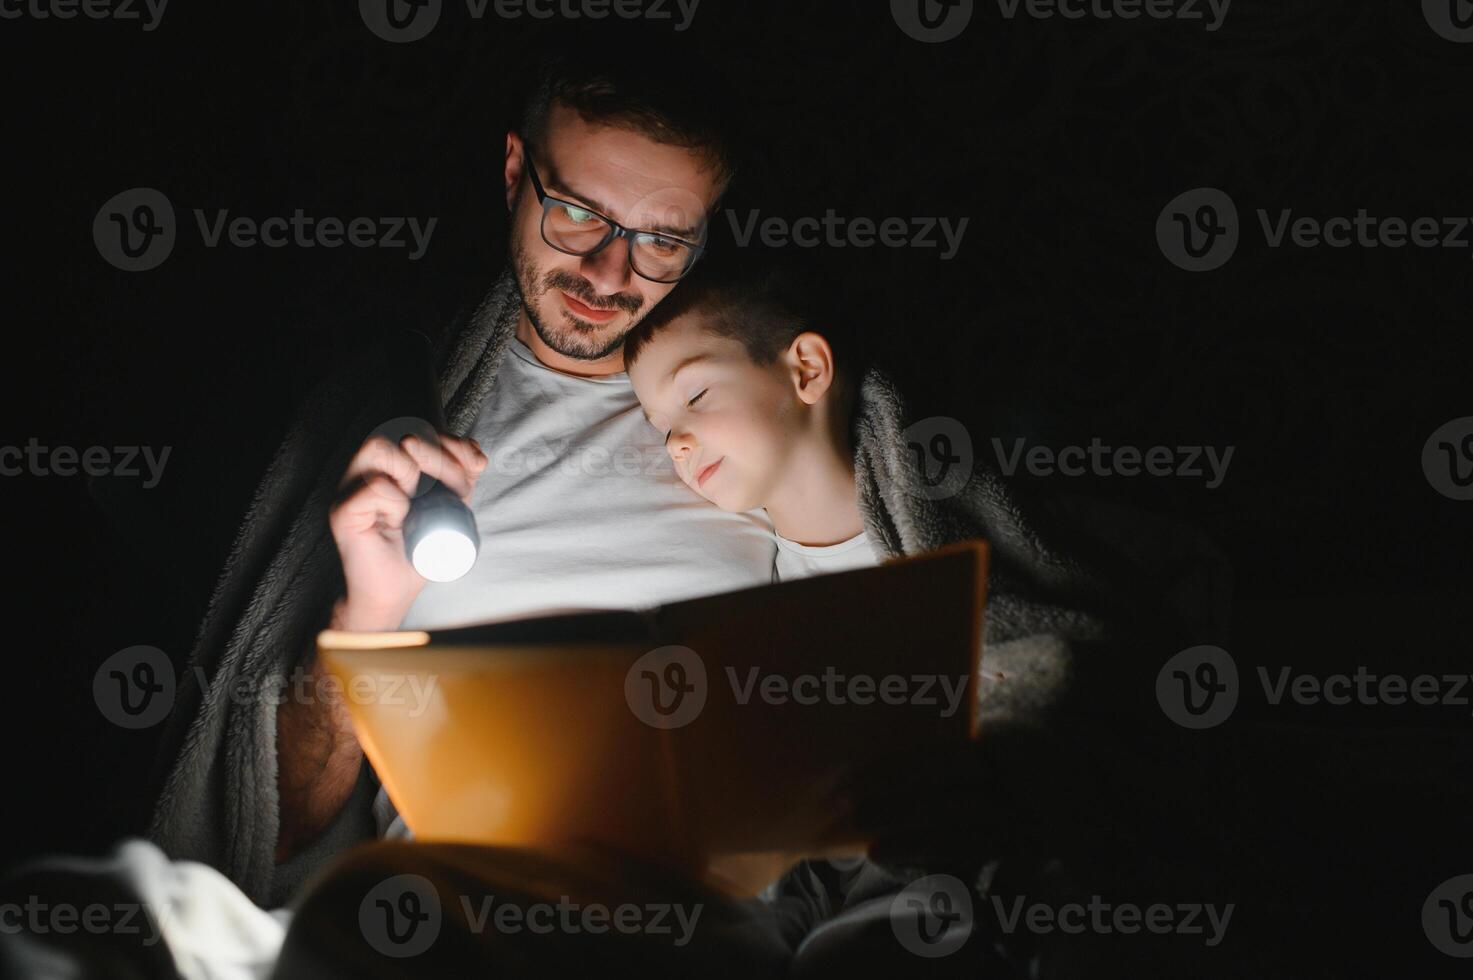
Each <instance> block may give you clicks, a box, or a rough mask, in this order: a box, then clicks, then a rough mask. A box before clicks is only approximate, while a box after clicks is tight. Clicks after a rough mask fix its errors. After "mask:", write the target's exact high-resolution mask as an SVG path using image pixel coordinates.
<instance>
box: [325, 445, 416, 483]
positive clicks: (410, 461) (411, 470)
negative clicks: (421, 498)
mask: <svg viewBox="0 0 1473 980" xmlns="http://www.w3.org/2000/svg"><path fill="white" fill-rule="evenodd" d="M371 473H382V474H385V475H387V476H388V477H389V478H390V479H391V480H392V482H393V483H394V484H395V485H396V486H397V487H398V488H399V489H400V490H401V491H403V493H404V495H405V496H411V497H412V496H413V495H414V491H415V487H416V486H418V484H419V464H418V463H417V462H415V460H414V457H412V456H411V455H409V453H407V452H405V451H404V449H403V448H402V447H401V446H399V444H398V443H396V442H394V441H393V440H391V439H389V438H387V437H386V436H374V437H373V438H371V439H368V440H366V441H365V442H364V443H363V445H362V446H360V447H359V449H358V452H356V453H354V454H353V458H352V459H351V460H349V461H348V469H347V471H346V472H345V473H344V474H343V479H342V481H341V482H340V483H339V484H338V488H339V489H340V490H344V491H346V490H347V489H348V488H349V487H350V486H353V485H356V484H358V483H359V481H362V480H364V478H365V477H367V476H368V475H369V474H371Z"/></svg>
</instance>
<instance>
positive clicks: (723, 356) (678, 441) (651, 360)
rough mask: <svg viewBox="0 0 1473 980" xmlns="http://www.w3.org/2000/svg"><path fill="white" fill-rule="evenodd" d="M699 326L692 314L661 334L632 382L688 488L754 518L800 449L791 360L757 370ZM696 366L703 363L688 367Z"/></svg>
mask: <svg viewBox="0 0 1473 980" xmlns="http://www.w3.org/2000/svg"><path fill="white" fill-rule="evenodd" d="M701 319H702V314H700V313H690V314H686V315H684V316H680V317H677V318H676V319H675V320H673V321H671V322H670V323H669V324H667V325H665V326H664V327H662V328H661V329H660V331H659V332H657V333H656V334H655V335H654V338H653V339H652V340H651V342H650V343H649V344H648V345H647V346H646V347H645V348H644V349H643V350H641V351H640V354H639V359H638V360H637V361H636V362H635V363H634V365H633V366H632V367H631V368H630V369H629V380H630V382H631V383H632V384H633V385H634V392H635V394H636V395H638V396H639V400H640V403H641V404H642V405H643V406H644V412H645V416H646V417H647V418H648V419H649V420H650V424H651V425H653V426H654V427H655V428H656V429H658V430H659V431H660V432H661V433H662V434H664V433H669V438H668V439H667V441H666V443H665V445H666V448H667V449H668V450H669V453H670V457H671V459H673V460H674V461H675V471H676V472H677V473H679V474H680V478H681V479H682V480H684V481H685V483H686V485H688V486H689V487H690V488H691V489H692V490H694V491H695V492H696V493H698V494H700V495H701V496H702V497H705V498H706V499H707V500H709V501H711V502H712V503H713V504H715V505H716V506H718V507H720V508H721V509H722V510H728V511H735V512H742V511H749V510H755V509H756V508H758V507H762V506H765V505H766V504H767V502H768V501H769V500H771V499H772V496H773V490H774V488H775V487H776V485H777V483H778V476H779V474H781V473H783V472H784V471H785V470H786V469H787V465H788V461H789V459H790V457H791V454H792V453H793V451H794V448H795V447H796V446H797V445H798V443H799V436H800V433H801V425H802V424H803V416H802V413H801V412H800V411H798V409H799V408H801V407H802V405H801V403H800V401H799V399H798V398H797V396H796V395H795V394H794V381H793V377H792V376H791V375H790V372H789V368H788V364H787V361H786V359H785V358H783V357H779V358H778V359H777V361H776V362H774V363H773V364H770V365H767V366H765V367H764V366H761V365H758V364H754V363H753V362H752V360H751V359H750V358H749V357H748V356H747V352H746V349H745V348H744V347H743V346H742V345H741V343H740V342H739V341H736V340H732V339H731V338H729V337H721V336H718V335H716V334H714V333H711V332H709V331H708V330H706V329H704V328H703V327H702V324H701ZM692 358H700V360H696V361H693V362H691V363H688V364H687V363H685V362H687V361H689V360H690V359H692ZM671 372H675V374H674V377H673V378H672V377H671ZM713 464H716V465H715V468H714V469H712V465H713Z"/></svg>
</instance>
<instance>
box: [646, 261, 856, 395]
mask: <svg viewBox="0 0 1473 980" xmlns="http://www.w3.org/2000/svg"><path fill="white" fill-rule="evenodd" d="M723 259H724V260H725V264H723V263H722V262H716V263H710V264H708V265H704V266H701V267H698V268H697V269H696V271H695V272H693V273H692V274H691V275H690V276H689V277H687V278H686V279H683V280H681V282H680V285H679V286H677V287H676V288H675V289H674V290H673V291H672V292H671V293H670V295H669V296H667V297H665V299H663V300H661V301H660V302H659V303H658V304H657V305H656V306H655V308H654V309H652V310H651V311H650V312H649V313H648V314H647V315H646V316H645V317H644V319H642V320H640V321H639V323H637V324H635V326H634V327H633V328H632V329H631V330H630V331H629V333H627V334H625V336H624V366H625V368H626V370H627V369H628V367H629V366H630V365H632V364H633V363H634V362H635V361H636V360H638V359H639V355H640V352H641V351H642V350H643V349H644V348H645V347H647V346H648V345H649V343H650V341H651V340H652V339H653V338H654V336H655V335H656V334H657V333H659V332H660V331H661V330H662V329H664V328H665V327H666V326H668V325H669V324H670V323H671V322H673V321H674V320H675V319H676V318H678V317H681V316H684V315H687V314H695V315H697V316H699V317H700V318H701V326H702V328H703V329H706V330H709V331H711V332H712V333H715V334H717V335H718V336H721V337H727V338H730V339H732V340H736V341H738V342H740V343H741V345H742V347H743V348H744V349H745V351H746V353H747V356H748V357H749V358H750V359H751V360H752V363H754V364H757V365H761V366H764V367H765V366H767V365H770V364H772V363H774V362H775V361H776V360H777V358H778V355H780V354H781V353H782V352H783V351H784V350H786V349H787V348H788V346H789V345H790V344H792V342H793V338H795V337H797V336H798V335H799V334H800V333H803V332H804V331H807V330H815V331H816V332H818V333H822V334H823V336H824V338H825V339H826V340H828V342H829V344H830V346H831V347H832V348H833V350H834V363H835V374H836V375H837V377H836V380H835V392H836V394H838V396H839V402H838V404H839V405H840V406H841V407H842V408H843V409H844V410H845V411H846V412H847V411H848V409H849V408H850V407H851V406H852V400H853V397H854V395H855V394H856V393H857V390H858V388H857V384H856V382H857V379H858V378H859V377H860V376H861V375H862V373H863V352H862V351H861V350H860V349H859V345H858V344H857V340H858V335H857V333H856V332H855V331H852V330H846V331H844V334H845V336H844V338H843V340H844V342H840V341H839V340H837V339H836V337H837V333H838V331H837V329H834V328H830V327H829V326H827V325H824V327H823V329H821V330H820V329H818V328H815V327H813V326H811V325H810V324H811V323H812V321H813V318H814V316H815V314H816V313H817V310H816V308H815V302H814V301H815V297H816V294H817V291H816V290H815V289H814V288H813V287H812V286H811V285H810V281H809V277H807V276H805V275H803V274H802V273H801V272H798V271H794V270H792V269H787V268H782V267H779V266H776V265H772V264H761V265H753V266H746V267H743V266H739V265H735V264H734V263H733V262H732V259H733V257H732V256H730V255H727V256H723Z"/></svg>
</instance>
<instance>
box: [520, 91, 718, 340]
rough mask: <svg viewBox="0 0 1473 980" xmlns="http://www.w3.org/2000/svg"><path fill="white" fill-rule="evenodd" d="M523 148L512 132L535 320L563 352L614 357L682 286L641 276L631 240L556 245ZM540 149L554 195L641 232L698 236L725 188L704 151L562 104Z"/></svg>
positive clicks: (524, 271)
mask: <svg viewBox="0 0 1473 980" xmlns="http://www.w3.org/2000/svg"><path fill="white" fill-rule="evenodd" d="M522 149H523V144H522V141H521V139H520V138H519V137H518V136H517V135H516V134H515V133H511V134H508V136H507V153H506V190H507V204H508V206H509V207H510V208H511V211H512V225H511V247H510V252H511V259H512V266H513V268H514V269H515V270H516V276H517V284H518V286H519V287H520V288H521V292H522V302H523V306H524V307H525V309H526V311H527V318H528V320H530V321H531V323H532V327H533V329H535V330H536V331H537V336H538V337H540V338H541V339H542V342H543V343H545V344H546V345H547V346H548V347H550V348H551V349H553V350H555V351H557V352H558V353H559V354H562V355H564V356H566V357H571V358H577V359H579V360H590V361H591V360H598V359H600V358H603V357H607V356H608V355H610V354H612V353H613V352H614V351H616V350H618V349H619V347H620V345H621V344H623V342H624V335H625V334H626V333H628V332H629V330H630V328H631V327H633V326H634V325H635V324H636V323H638V322H639V321H640V319H641V318H643V317H644V315H645V314H646V313H648V312H649V311H650V310H651V309H652V308H653V307H654V305H655V304H656V303H658V302H659V301H660V300H662V299H664V298H665V296H666V295H667V294H668V293H669V292H670V290H671V289H673V288H675V284H674V283H657V282H651V281H650V280H648V279H644V278H642V277H640V276H638V275H636V274H635V273H634V270H633V269H631V268H630V266H629V241H628V240H627V239H625V238H616V239H614V240H613V241H612V242H610V243H609V244H608V245H606V246H605V247H604V248H603V249H602V250H601V251H599V252H597V253H595V254H593V255H582V256H579V255H567V254H564V253H563V252H560V251H558V250H557V249H555V248H553V247H552V246H550V245H548V244H547V243H546V242H545V241H544V240H543V238H542V232H541V223H542V207H541V205H539V204H538V202H537V194H536V192H535V191H534V190H533V188H532V181H531V179H530V177H529V176H528V175H527V174H526V173H525V172H524V167H523V164H522ZM530 151H531V152H530V155H531V158H532V163H533V166H535V167H536V168H537V174H538V176H539V177H540V178H541V180H542V186H543V189H544V190H545V191H546V192H547V194H548V195H549V196H552V197H556V198H560V199H562V200H565V201H569V202H572V203H573V204H576V205H580V206H582V207H586V208H587V209H589V210H591V211H596V212H598V213H599V214H602V215H605V216H606V217H609V218H612V219H613V220H615V221H617V222H619V223H620V224H622V225H623V226H624V227H626V228H631V229H635V230H639V231H662V232H665V233H666V234H674V235H676V236H677V237H680V238H684V239H686V240H694V238H695V237H698V235H699V232H698V229H699V228H700V227H701V226H702V225H703V223H704V221H705V219H706V215H707V213H708V212H709V211H710V209H711V208H712V207H713V206H714V205H715V202H716V198H717V196H718V195H719V193H720V187H719V184H718V180H717V176H716V173H715V171H714V170H713V169H711V167H710V164H709V163H708V162H707V161H706V159H705V158H704V157H703V156H702V155H701V154H700V153H698V152H697V151H694V150H690V149H686V148H683V147H679V146H668V145H666V144H663V143H657V142H655V141H654V140H652V139H649V138H648V137H646V136H643V135H641V134H639V133H637V132H635V131H633V130H630V129H624V128H621V127H618V126H606V125H598V124H591V123H588V122H586V121H584V120H583V118H582V117H581V116H579V115H578V113H576V112H574V111H573V110H571V109H568V108H567V107H565V106H562V105H556V104H555V105H554V106H553V108H552V111H551V113H550V114H549V116H548V120H547V126H546V135H545V136H544V138H543V139H542V140H541V143H540V145H537V146H533V147H531V148H530ZM680 231H684V232H686V233H685V234H678V232H680ZM692 231H695V232H696V233H697V234H696V236H692V234H691V232H692Z"/></svg>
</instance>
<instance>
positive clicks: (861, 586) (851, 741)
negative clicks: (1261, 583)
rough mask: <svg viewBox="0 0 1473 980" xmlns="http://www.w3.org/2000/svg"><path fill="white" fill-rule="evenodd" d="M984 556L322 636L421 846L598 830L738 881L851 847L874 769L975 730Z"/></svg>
mask: <svg viewBox="0 0 1473 980" xmlns="http://www.w3.org/2000/svg"><path fill="white" fill-rule="evenodd" d="M986 571H987V550H986V546H985V544H984V543H983V542H981V541H967V542H962V543H960V544H955V545H950V546H947V547H945V548H942V549H938V550H936V551H932V552H928V553H926V554H923V555H916V556H911V557H906V558H899V559H894V560H891V561H888V562H885V563H884V564H882V565H879V566H877V567H873V568H861V569H854V570H852V571H846V572H839V573H835V574H829V575H820V576H815V577H811V578H804V579H797V580H794V581H789V582H779V583H774V584H771V585H763V586H757V587H754V588H749V589H742V590H739V591H736V592H728V593H724V594H721V595H714V596H703V597H700V598H696V599H689V600H686V601H682V602H675V603H670V604H667V605H664V606H660V607H657V608H654V609H649V610H639V611H602V612H584V613H576V614H563V615H552V616H539V617H534V618H529V619H517V620H509V621H501V622H496V623H489V624H485V625H481V626H470V627H463V628H458V629H451V630H443V631H434V632H422V631H404V632H390V633H350V632H340V631H333V630H328V631H325V632H323V633H321V634H320V635H319V636H318V641H317V642H318V649H319V652H320V655H321V658H322V661H323V663H324V665H325V666H326V667H327V668H328V670H329V671H330V672H331V673H332V674H333V675H335V676H336V677H337V678H338V680H339V681H340V682H341V683H342V685H343V689H344V695H345V697H346V699H347V702H348V708H349V712H350V714H351V716H352V719H353V724H354V726H355V728H356V730H357V733H358V737H359V741H360V742H361V743H362V745H363V749H364V752H365V753H366V754H367V756H368V758H369V760H370V761H371V762H372V763H373V766H374V769H375V771H377V772H378V774H379V776H380V778H381V779H382V780H383V783H384V787H385V788H386V790H387V791H388V794H389V797H390V799H392V800H393V802H394V805H395V806H396V807H398V809H399V812H400V814H402V815H403V817H404V819H405V822H406V823H407V824H408V825H409V827H410V829H411V830H412V831H413V832H414V835H415V837H416V839H419V840H440V841H462V842H474V843H482V844H497V845H513V846H525V847H532V848H537V849H542V850H546V851H550V852H557V851H558V850H559V849H561V848H563V847H565V846H569V847H573V846H577V847H583V846H587V845H589V844H593V845H596V846H599V847H605V848H611V849H615V850H617V851H620V852H624V853H630V854H634V855H637V856H639V857H641V858H643V859H646V860H654V861H657V862H660V863H663V864H667V865H669V866H672V867H675V868H678V869H680V870H682V871H684V872H686V873H688V874H690V875H691V876H693V877H695V878H698V879H702V880H704V881H706V882H707V883H709V884H712V885H714V886H716V887H719V888H722V889H723V890H726V891H728V892H731V893H736V894H743V893H750V892H751V891H752V890H754V889H756V888H758V887H761V886H762V885H764V884H766V883H767V882H768V881H770V880H772V878H773V877H775V875H776V874H777V873H778V872H780V871H781V870H782V868H783V867H784V866H786V865H787V864H789V863H791V861H792V860H795V859H796V858H798V857H802V856H805V855H819V854H828V855H833V854H840V853H863V850H864V846H865V844H866V843H867V840H866V837H865V834H864V833H863V832H861V831H860V829H859V828H857V827H856V826H854V824H853V822H852V820H851V818H850V799H849V796H848V789H849V787H850V786H851V784H852V783H853V781H854V780H855V779H856V778H857V777H859V776H862V775H863V773H864V772H865V770H866V767H869V766H873V765H879V764H888V765H894V764H895V763H896V762H897V761H902V760H903V759H904V758H905V757H906V754H907V753H916V752H920V751H926V750H927V749H928V747H931V746H935V745H936V744H938V743H945V742H948V741H958V740H966V739H969V738H972V737H974V736H975V734H976V700H977V671H978V668H979V666H980V664H979V658H980V656H981V646H982V612H983V603H984V599H985V589H986V581H987V574H986Z"/></svg>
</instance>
